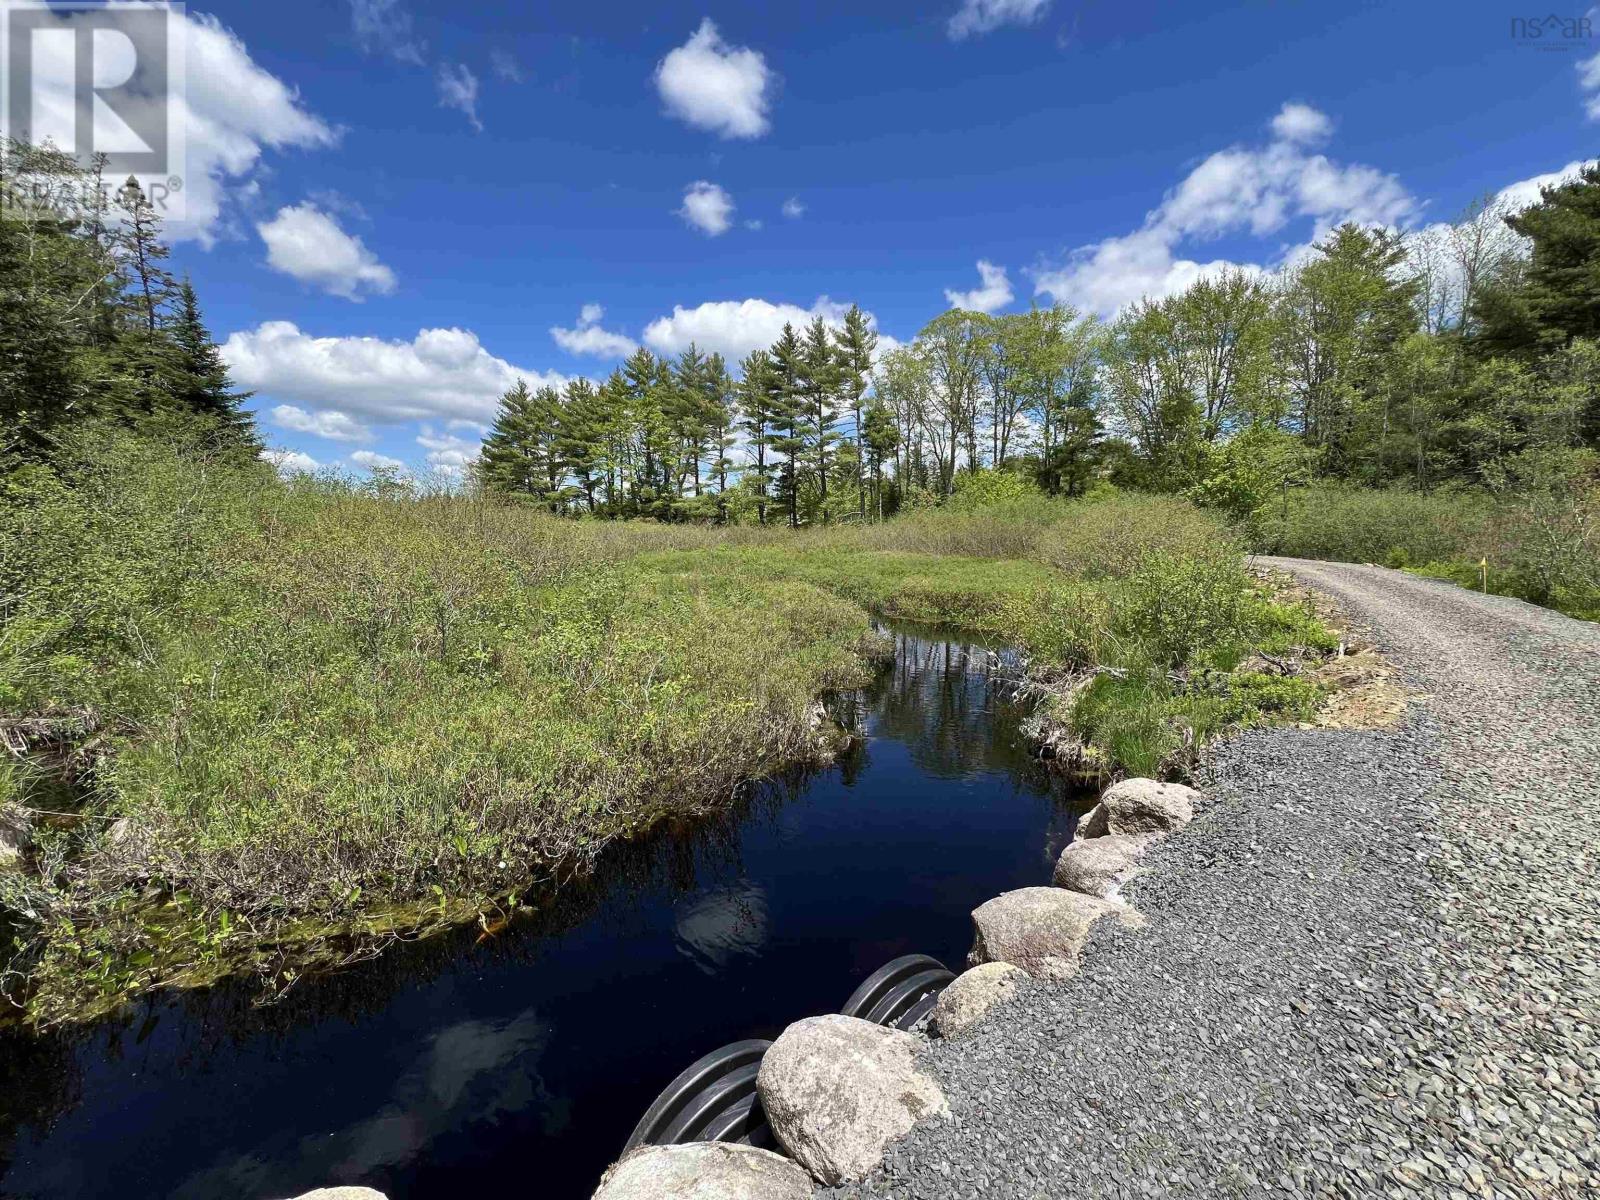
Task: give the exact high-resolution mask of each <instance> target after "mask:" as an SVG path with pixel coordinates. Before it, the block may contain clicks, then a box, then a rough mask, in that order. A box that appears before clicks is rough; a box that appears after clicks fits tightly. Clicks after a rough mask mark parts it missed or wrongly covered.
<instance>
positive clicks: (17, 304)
mask: <svg viewBox="0 0 1600 1200" xmlns="http://www.w3.org/2000/svg"><path fill="white" fill-rule="evenodd" d="M170 254H171V252H170V250H169V248H168V246H167V245H166V243H165V242H164V241H163V240H162V222H161V217H160V214H159V213H158V212H157V211H156V210H155V208H154V206H153V205H152V204H151V203H150V201H149V199H148V198H147V197H146V196H145V194H144V192H143V191H142V190H141V189H140V187H139V185H138V183H137V182H135V181H134V180H133V179H131V178H130V179H128V180H127V181H126V182H124V183H122V184H120V185H119V184H115V183H114V182H112V181H110V180H107V179H106V178H105V176H104V160H103V159H100V160H97V162H96V163H95V165H93V166H92V167H90V168H88V169H84V168H82V167H80V166H79V165H78V164H77V163H76V162H75V161H74V160H73V159H72V158H71V157H70V156H68V155H65V154H62V153H60V152H58V151H56V150H53V149H51V148H49V147H45V148H39V147H35V146H30V145H28V144H26V143H22V142H17V141H14V140H11V141H6V142H5V143H3V144H0V453H6V454H10V455H14V456H15V455H20V456H22V457H23V458H25V459H32V458H39V457H43V456H47V455H48V454H49V453H50V451H51V449H52V447H53V446H54V445H55V443H56V440H57V439H58V437H59V436H60V435H61V434H62V433H63V432H65V431H66V430H68V429H70V428H72V427H73V426H75V425H77V424H80V423H83V422H88V421H93V420H103V421H110V422H115V423H119V424H123V425H127V426H131V427H137V428H140V429H142V430H147V431H149V432H150V433H151V434H153V435H155V436H160V435H161V433H162V432H163V431H164V430H170V429H172V428H174V427H175V426H182V427H184V428H185V430H186V434H187V436H191V437H192V436H194V435H195V433H196V432H203V434H204V436H205V437H206V438H207V439H208V440H210V441H211V442H212V443H213V444H214V445H215V447H216V448H217V449H218V450H219V451H221V452H224V453H226V454H236V455H237V456H238V457H239V458H241V459H245V458H250V459H253V458H255V456H256V455H257V454H258V453H259V451H260V449H261V446H260V442H259V440H258V438H257V435H256V429H255V423H254V419H253V418H252V417H251V415H250V414H249V412H248V411H246V410H245V409H244V408H243V403H244V401H245V400H246V399H248V393H242V392H239V391H237V390H235V388H234V387H233V385H232V383H231V381H230V380H229V378H228V371H227V366H226V364H225V363H224V362H223V359H222V355H221V352H220V350H219V349H218V347H217V344H216V342H215V340H214V339H213V338H212V336H211V334H210V332H209V331H208V330H207V328H206V325H205V321H204V319H203V317H202V315H201V311H200V302H199V299H198V297H197V296H196V295H195V290H194V288H193V286H192V285H191V284H190V283H189V281H188V280H187V279H183V280H179V279H177V278H176V277H175V276H174V275H173V273H172V272H171V270H170V269H169V267H168V262H169V260H170Z"/></svg>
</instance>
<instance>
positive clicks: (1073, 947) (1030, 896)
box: [967, 887, 1143, 980]
mask: <svg viewBox="0 0 1600 1200" xmlns="http://www.w3.org/2000/svg"><path fill="white" fill-rule="evenodd" d="M1101 917H1116V918H1117V919H1118V920H1120V921H1122V922H1124V923H1125V924H1129V925H1137V924H1141V923H1142V922H1143V918H1142V917H1140V916H1139V915H1138V914H1137V913H1136V912H1134V911H1133V910H1132V909H1130V908H1128V907H1127V906H1126V905H1122V904H1113V903H1111V902H1110V901H1109V900H1098V899H1096V898H1095V897H1093V896H1085V895H1082V894H1080V893H1078V892H1069V891H1066V890H1064V889H1062V888H1057V887H1029V888H1019V889H1018V890H1016V891H1014V892H1007V893H1005V895H1003V896H996V897H995V898H994V899H993V900H990V901H989V902H988V903H986V904H981V905H979V906H978V907H977V908H976V909H974V910H973V913H972V928H973V941H972V953H971V954H969V955H968V956H967V965H968V966H970V967H976V966H981V965H982V964H983V963H992V962H1004V963H1010V964H1011V965H1012V966H1015V967H1021V968H1022V969H1023V970H1024V971H1026V972H1027V973H1028V974H1029V975H1032V976H1033V977H1034V978H1035V979H1055V980H1062V979H1071V978H1072V977H1073V976H1074V975H1076V974H1077V973H1078V956H1079V954H1080V953H1081V952H1082V950H1083V944H1084V942H1086V941H1088V939H1089V930H1090V929H1091V928H1092V927H1093V925H1094V923H1095V922H1096V921H1098V920H1099V919H1100V918H1101Z"/></svg>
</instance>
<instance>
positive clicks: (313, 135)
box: [33, 10, 339, 247]
mask: <svg viewBox="0 0 1600 1200" xmlns="http://www.w3.org/2000/svg"><path fill="white" fill-rule="evenodd" d="M83 19H84V18H83V14H81V13H75V12H73V11H72V10H62V11H60V12H58V13H57V14H56V15H55V17H54V18H53V20H54V22H55V25H56V27H57V28H59V29H70V28H72V27H73V26H74V24H75V23H76V22H78V21H81V20H83ZM178 29H179V34H178V36H180V37H181V38H182V40H183V54H184V59H185V62H186V64H187V69H186V71H185V76H186V79H187V87H186V89H185V95H184V96H183V97H182V98H181V99H179V100H175V101H172V103H175V104H176V105H177V106H178V107H177V109H176V111H175V112H174V113H173V120H174V121H175V122H176V123H177V127H178V128H179V129H180V130H181V131H182V133H183V138H184V145H185V156H186V160H187V161H186V163H185V169H184V175H183V180H184V183H183V203H184V215H183V218H182V219H181V220H178V219H172V220H169V221H168V222H167V225H166V235H167V238H168V240H170V241H173V242H182V241H198V242H200V243H201V244H202V245H203V246H207V247H209V246H210V245H211V244H212V243H213V242H214V241H215V240H216V238H217V236H218V235H219V233H220V232H222V231H223V230H224V229H225V228H226V225H227V212H228V210H229V209H230V208H231V207H232V206H233V204H235V203H236V202H237V200H238V199H239V198H240V197H242V196H247V195H248V194H249V193H250V190H251V188H252V185H253V183H254V180H253V179H252V176H253V175H254V173H255V172H256V169H257V168H258V167H259V166H260V163H261V158H262V155H263V153H264V152H265V151H267V150H269V149H271V150H287V149H315V148H319V147H326V146H332V145H333V144H335V143H336V142H337V141H338V137H339V135H338V132H337V131H336V130H335V129H334V128H332V127H331V126H329V125H328V124H327V123H325V122H324V121H323V120H322V119H321V118H320V117H317V116H316V115H314V114H313V113H311V112H309V111H307V109H306V108H305V107H304V106H303V104H302V103H301V100H300V97H299V95H298V94H297V93H296V92H295V91H294V89H292V88H291V87H289V86H288V85H287V84H285V83H284V82H283V81H282V80H280V79H278V78H277V77H276V76H275V75H273V74H271V73H270V72H268V71H265V70H263V69H262V68H261V67H260V66H258V65H257V64H256V63H255V61H254V60H253V59H252V58H251V57H250V52H249V51H248V50H247V49H245V46H244V43H243V42H241V41H240V40H239V39H238V37H237V36H235V35H234V34H233V33H232V32H231V31H230V30H228V29H227V28H226V27H225V26H223V24H222V23H221V22H220V21H218V20H217V19H216V18H215V17H211V16H205V15H201V14H194V13H191V14H189V15H187V16H185V17H184V18H182V23H181V25H180V26H179V27H178ZM72 45H73V42H72V40H71V39H57V38H44V39H42V40H35V42H34V46H35V49H36V53H41V54H44V55H46V56H49V55H54V54H58V53H59V54H61V55H62V57H63V58H68V59H69V58H70V55H71V54H72V50H71V47H72ZM38 79H39V80H40V83H39V85H38V86H37V88H36V93H35V95H34V98H33V99H34V104H35V115H36V117H37V119H38V121H39V123H40V125H41V127H44V128H54V129H60V128H70V127H71V115H72V112H73V96H72V92H71V87H70V84H69V83H58V82H57V81H59V80H67V81H70V80H71V79H72V69H71V64H70V61H65V62H60V63H58V64H56V66H55V67H54V68H51V67H48V66H47V68H46V69H45V70H44V71H43V72H41V73H40V75H39V76H38ZM138 85H139V79H138V78H137V77H136V78H135V80H134V81H133V83H132V85H131V86H132V87H133V88H137V86H138ZM168 101H169V98H168V97H167V96H166V94H165V93H164V92H163V93H162V94H160V95H155V94H150V95H144V96H139V95H133V96H130V97H129V98H128V100H127V103H128V104H130V105H149V106H158V105H159V106H165V105H166V104H167V103H168ZM61 144H65V143H61ZM168 174H169V172H167V171H161V172H159V173H158V175H156V176H154V177H142V178H141V183H143V184H144V185H145V187H146V191H147V192H148V191H152V190H153V188H155V190H154V194H155V195H156V196H157V197H158V198H159V196H160V195H161V194H162V191H161V189H164V188H165V186H166V180H167V176H168ZM156 185H159V186H158V187H156Z"/></svg>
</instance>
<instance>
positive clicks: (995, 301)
mask: <svg viewBox="0 0 1600 1200" xmlns="http://www.w3.org/2000/svg"><path fill="white" fill-rule="evenodd" d="M978 278H979V279H980V280H982V282H981V283H980V284H979V285H978V286H977V287H976V288H974V289H973V290H972V291H970V292H957V291H953V290H951V289H950V288H946V289H945V292H944V298H945V299H946V300H948V301H949V302H950V307H951V308H967V309H971V310H972V311H974V312H984V313H992V312H994V310H995V309H997V308H1004V307H1005V306H1006V305H1008V304H1010V303H1011V301H1012V299H1013V295H1012V291H1011V280H1009V279H1007V278H1006V269H1005V268H1004V267H997V266H995V265H994V263H992V262H990V261H989V260H988V259H985V258H980V259H979V260H978Z"/></svg>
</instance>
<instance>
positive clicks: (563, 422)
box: [480, 168, 1600, 525]
mask: <svg viewBox="0 0 1600 1200" xmlns="http://www.w3.org/2000/svg"><path fill="white" fill-rule="evenodd" d="M1597 276H1600V170H1596V169H1593V168H1592V169H1590V170H1588V171H1586V172H1584V173H1583V174H1582V175H1581V176H1580V177H1579V178H1577V179H1575V180H1572V181H1570V182H1568V183H1564V184H1562V185H1559V186H1557V187H1552V188H1546V189H1545V190H1544V192H1543V194H1542V198H1541V200H1540V201H1539V202H1538V203H1537V204H1534V205H1532V206H1531V207H1529V208H1527V209H1525V210H1523V211H1521V212H1513V211H1510V210H1509V209H1508V208H1507V207H1506V206H1505V205H1504V204H1502V203H1497V202H1494V201H1485V202H1482V203H1479V204H1476V205H1474V206H1473V207H1472V209H1471V210H1469V211H1468V212H1467V213H1466V214H1464V215H1463V217H1462V218H1461V219H1460V220H1459V221H1457V222H1455V223H1452V224H1449V225H1440V226H1434V227H1431V228H1430V229H1429V230H1426V231H1424V232H1422V233H1418V234H1402V233H1398V232H1395V231H1391V230H1384V229H1376V228H1364V227H1361V226H1357V225H1353V224H1347V225H1343V226H1340V227H1338V228H1336V229H1334V230H1332V231H1331V232H1330V233H1329V234H1328V235H1327V236H1326V237H1324V238H1323V239H1322V240H1321V241H1320V242H1318V243H1317V244H1316V245H1315V246H1314V247H1312V248H1311V249H1310V250H1309V251H1308V252H1307V253H1306V254H1305V255H1304V256H1303V257H1302V258H1301V259H1300V260H1299V261H1297V262H1295V263H1293V264H1292V265H1290V266H1289V267H1286V268H1285V269H1283V270H1281V271H1279V272H1277V273H1276V274H1273V275H1268V274H1266V273H1263V272H1255V271H1245V270H1239V269H1228V270H1225V271H1222V272H1220V273H1218V274H1217V275H1214V276H1211V277H1207V278H1202V279H1200V280H1198V281H1196V282H1195V283H1194V284H1192V285H1191V286H1190V287H1188V288H1187V289H1185V290H1184V291H1182V292H1180V293H1178V294H1176V295H1172V296H1168V297H1166V298H1163V299H1159V300H1144V301H1141V302H1140V303H1138V304H1135V305H1133V306H1132V307H1131V308H1129V309H1128V310H1126V311H1125V312H1124V313H1122V314H1121V315H1120V316H1118V317H1117V318H1116V319H1114V320H1110V321H1104V320H1101V319H1098V318H1096V317H1094V316H1092V315H1084V314H1080V313H1078V312H1076V311H1074V310H1073V309H1071V308H1070V307H1067V306H1063V305H1057V306H1054V307H1050V308H1034V309H1032V310H1030V311H1027V312H1020V313H1013V314H1004V315H998V316H993V315H988V314H984V313H979V312H970V311H964V310H960V309H954V310H951V311H949V312H945V313H943V314H941V315H940V316H938V317H936V318H934V319H933V320H932V321H930V322H929V323H928V324H927V325H926V326H925V327H924V328H923V329H922V330H921V332H920V333H918V335H917V337H916V339H915V340H914V341H913V342H911V343H910V344H908V345H905V346H895V347H892V348H890V349H888V350H887V351H886V352H885V353H883V354H881V355H879V354H877V353H876V350H877V343H878V338H877V336H876V334H875V333H874V331H873V330H872V329H871V328H870V325H869V323H868V321H867V320H866V318H865V317H864V316H863V315H862V313H861V312H860V311H859V310H858V309H854V308H852V309H851V311H850V312H849V314H847V316H846V317H845V319H844V321H843V322H842V323H841V324H840V326H839V327H838V328H836V329H830V328H829V326H828V325H827V323H826V322H824V321H823V320H822V319H821V318H820V317H819V318H817V319H815V320H813V321H812V323H811V324H810V325H809V326H808V327H807V328H806V329H805V330H804V331H803V332H796V331H795V330H794V329H793V328H792V327H788V326H786V327H785V329H784V331H783V334H782V335H781V336H780V337H779V339H778V340H777V341H776V342H775V343H774V344H773V345H772V347H771V348H770V349H767V350H759V351H756V352H755V353H753V354H751V355H750V356H749V357H748V358H746V359H745V360H744V361H743V362H742V363H740V364H739V370H738V375H737V377H735V376H734V375H733V374H732V373H731V372H730V370H729V368H728V364H727V363H726V362H725V361H724V360H723V359H722V358H721V357H720V356H718V355H715V354H713V355H710V356H705V355H702V354H701V353H700V352H699V351H698V350H697V349H696V348H694V347H691V348H690V349H689V350H688V351H686V352H685V353H683V354H682V355H681V356H679V357H678V358H677V359H676V360H667V359H664V358H660V357H657V356H655V355H653V354H651V353H650V352H649V351H647V350H640V351H638V352H637V353H635V354H634V355H633V356H632V357H631V358H629V359H628V360H627V361H626V362H625V363H624V364H623V365H622V366H621V367H620V368H618V369H617V370H616V371H615V372H613V373H612V375H611V376H610V377H609V378H608V379H607V380H606V381H605V382H604V383H602V384H600V385H598V386H595V385H593V384H591V383H589V382H588V381H585V380H576V381H573V382H572V383H570V384H568V385H567V387H566V388H565V389H564V390H563V391H557V390H556V389H553V388H545V389H541V390H539V391H536V392H530V391H529V390H528V389H527V388H526V386H523V385H519V386H518V387H517V388H515V389H513V390H512V391H511V392H510V393H508V394H507V395H506V397H505V398H504V400H503V402H502V405H501V409H500V413H499V415H498V417H497V419H496V422H495V425H494V428H493V431H492V432H491V433H490V435H489V437H488V439H487V441H486V442H485V446H484V451H483V456H482V460H481V464H480V473H481V478H482V481H483V482H484V484H485V485H486V486H487V487H489V488H491V489H493V490H496V491H501V492H506V493H513V494H517V495H522V496H526V497H530V498H532V499H534V500H535V501H537V502H539V503H542V504H545V505H548V506H549V507H550V508H551V509H552V510H554V511H558V512H570V513H592V514H595V515H599V516H622V517H633V516H653V517H657V518H661V519H704V520H717V521H729V520H754V521H759V522H762V523H774V522H783V523H788V524H791V525H799V524H805V523H810V522H816V521H830V520H840V519H846V518H848V517H851V516H854V517H857V518H861V517H878V516H882V515H884V514H886V513H888V512H892V511H894V510H895V509H897V508H900V507H903V506H907V505H915V504H926V503H936V502H938V500H939V499H940V498H941V497H944V496H948V495H949V494H951V493H952V492H953V491H955V490H956V488H957V487H958V486H959V485H960V484H961V481H962V478H963V476H965V475H967V474H970V473H974V472H978V471H980V470H984V469H998V470H1002V471H1006V472H1013V473H1016V474H1018V475H1021V476H1023V477H1025V478H1027V479H1029V480H1031V481H1032V482H1033V483H1035V484H1037V486H1038V487H1040V488H1041V489H1042V490H1044V491H1045V492H1048V493H1051V494H1059V495H1078V494H1081V493H1083V492H1084V491H1086V490H1087V489H1089V488H1090V487H1091V486H1093V485H1094V484H1095V483H1096V482H1097V481H1100V480H1106V481H1109V482H1112V483H1114V484H1117V485H1120V486H1131V487H1138V488H1143V489H1147V490H1155V491H1169V492H1183V493H1186V494H1189V495H1191V496H1193V497H1194V498H1196V499H1198V500H1200V501H1202V502H1206V503H1214V504H1217V505H1219V506H1222V507H1225V508H1229V509H1232V510H1234V511H1235V512H1236V513H1237V514H1238V515H1246V514H1247V513H1248V511H1249V509H1250V508H1251V507H1252V506H1254V505H1258V504H1259V503H1260V502H1261V499H1262V497H1263V495H1265V494H1266V493H1268V492H1270V491H1271V490H1273V489H1275V488H1282V487H1284V486H1288V485H1289V484H1292V483H1297V482H1302V481H1309V480H1312V479H1325V480H1327V479H1331V480H1341V481H1348V482H1350V483H1352V484H1358V485H1365V486H1392V485H1401V486H1407V487H1414V488H1417V489H1421V490H1430V489H1433V488H1436V487H1439V486H1441V485H1446V484H1470V485H1484V484H1488V485H1491V486H1494V485H1497V484H1504V483H1505V482H1506V481H1507V480H1508V479H1512V478H1514V477H1515V476H1517V475H1518V474H1519V473H1523V474H1526V473H1529V472H1535V473H1537V472H1539V471H1548V470H1550V469H1555V468H1559V469H1561V470H1565V471H1567V472H1568V473H1569V474H1570V473H1571V472H1573V471H1579V472H1582V471H1590V470H1592V469H1593V468H1592V460H1591V459H1588V458H1585V457H1583V456H1582V455H1581V454H1579V455H1578V457H1573V454H1574V453H1576V452H1580V451H1582V450H1584V449H1586V448H1587V449H1589V450H1592V449H1593V448H1594V447H1595V446H1596V445H1597V444H1600V348H1597V341H1596V339H1597V338H1600V300H1597V299H1596V298H1595V297H1596V296H1600V289H1597V288H1596V287H1595V280H1596V278H1597ZM1563 456H1564V457H1563ZM1552 464H1554V467H1553V465H1552Z"/></svg>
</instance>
